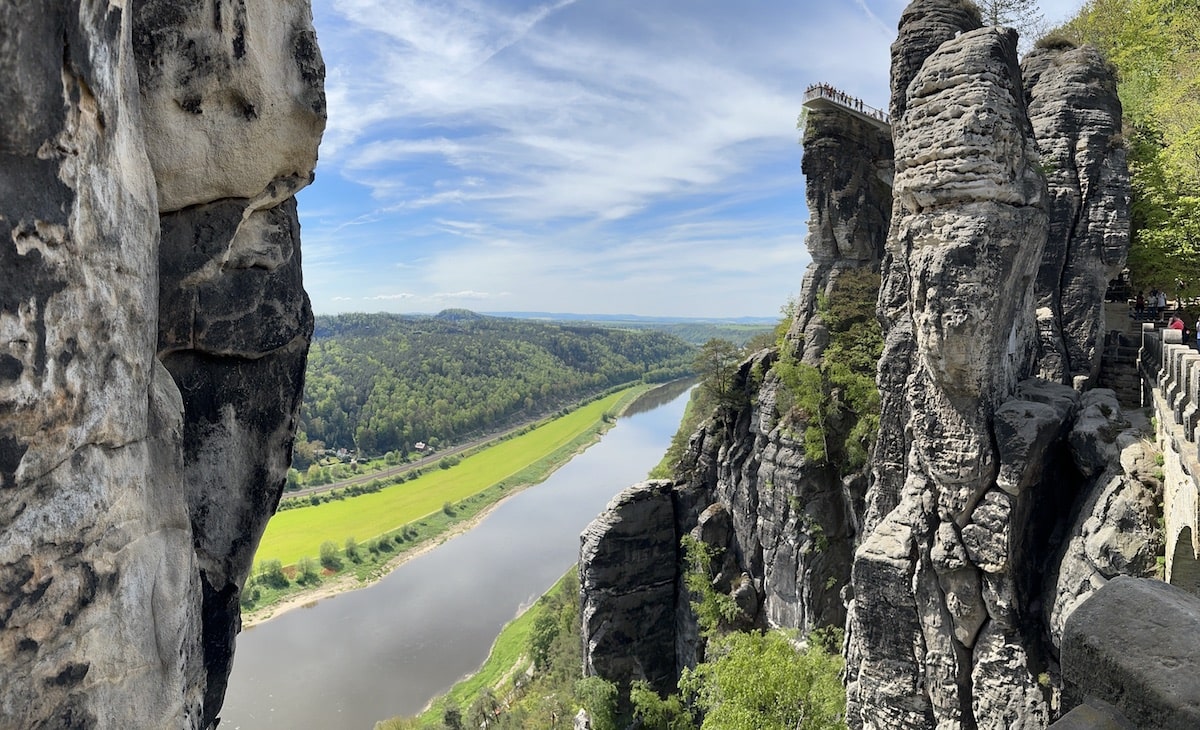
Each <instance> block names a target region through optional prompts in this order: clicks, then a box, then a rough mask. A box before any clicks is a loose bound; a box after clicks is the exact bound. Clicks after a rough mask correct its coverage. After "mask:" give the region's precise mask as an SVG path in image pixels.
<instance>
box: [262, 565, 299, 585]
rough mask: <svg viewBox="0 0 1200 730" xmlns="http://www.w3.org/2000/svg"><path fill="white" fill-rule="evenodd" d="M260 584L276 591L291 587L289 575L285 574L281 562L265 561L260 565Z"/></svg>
mask: <svg viewBox="0 0 1200 730" xmlns="http://www.w3.org/2000/svg"><path fill="white" fill-rule="evenodd" d="M257 580H258V582H259V583H262V584H263V585H265V586H267V587H269V588H275V589H283V588H287V587H288V586H289V585H291V581H289V580H288V577H287V574H286V573H284V572H283V563H282V562H280V561H279V560H264V561H262V562H261V563H259V564H258V577H257Z"/></svg>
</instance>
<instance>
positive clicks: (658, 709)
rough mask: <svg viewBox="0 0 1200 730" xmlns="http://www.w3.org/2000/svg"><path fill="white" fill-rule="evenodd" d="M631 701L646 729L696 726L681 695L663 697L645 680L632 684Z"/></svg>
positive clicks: (684, 729) (686, 729)
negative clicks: (680, 697)
mask: <svg viewBox="0 0 1200 730" xmlns="http://www.w3.org/2000/svg"><path fill="white" fill-rule="evenodd" d="M629 701H630V703H631V704H632V705H633V716H634V717H635V718H636V719H638V720H640V721H641V723H642V727H644V728H646V730H692V728H694V727H695V724H694V723H693V722H692V716H691V715H690V714H689V713H688V711H687V709H686V708H685V707H684V706H683V702H682V701H681V700H680V699H679V695H675V694H673V695H670V696H668V697H667V698H666V699H663V698H662V697H659V695H658V693H657V692H655V691H654V690H653V689H652V688H651V687H650V683H649V682H646V681H644V680H639V681H636V682H634V683H633V684H632V686H630V688H629ZM714 727H715V726H714Z"/></svg>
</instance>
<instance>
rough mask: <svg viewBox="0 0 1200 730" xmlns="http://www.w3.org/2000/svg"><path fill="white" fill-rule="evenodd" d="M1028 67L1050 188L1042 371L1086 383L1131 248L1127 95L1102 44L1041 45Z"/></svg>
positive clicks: (1092, 376) (1041, 275)
mask: <svg viewBox="0 0 1200 730" xmlns="http://www.w3.org/2000/svg"><path fill="white" fill-rule="evenodd" d="M1021 68H1022V72H1023V74H1024V81H1025V95H1026V99H1027V101H1028V105H1029V119H1030V122H1031V123H1032V125H1033V132H1034V136H1035V137H1036V139H1037V147H1038V152H1039V154H1040V156H1041V165H1042V169H1043V171H1044V172H1045V175H1046V182H1047V184H1048V187H1049V191H1050V199H1049V209H1048V212H1049V215H1050V229H1049V238H1048V242H1047V245H1046V249H1045V252H1044V254H1043V258H1042V267H1041V269H1040V271H1039V272H1038V281H1037V299H1038V301H1037V307H1038V325H1039V330H1040V333H1041V336H1040V343H1039V344H1040V350H1041V353H1040V367H1039V370H1040V373H1039V374H1040V375H1041V377H1043V378H1046V379H1048V380H1054V381H1057V382H1062V383H1066V384H1067V385H1074V386H1075V387H1077V388H1079V389H1085V388H1087V387H1091V386H1094V385H1095V383H1096V379H1097V377H1098V376H1099V373H1100V353H1101V350H1102V346H1103V339H1104V334H1105V326H1104V307H1103V303H1104V293H1105V290H1106V289H1107V288H1108V282H1109V281H1111V280H1112V279H1113V278H1115V277H1116V275H1117V274H1118V273H1120V270H1121V267H1122V266H1124V265H1125V252H1126V251H1127V250H1128V248H1129V223H1128V221H1129V195H1130V190H1129V170H1128V166H1127V164H1126V161H1125V146H1124V142H1123V140H1122V137H1121V101H1120V99H1118V98H1117V81H1116V76H1115V73H1114V71H1113V69H1112V67H1111V66H1109V65H1108V63H1107V62H1106V61H1105V60H1104V58H1103V57H1102V56H1101V55H1100V52H1099V51H1097V50H1096V49H1095V48H1091V47H1083V48H1073V47H1070V46H1064V45H1059V46H1056V47H1046V48H1035V49H1034V50H1033V51H1032V52H1031V53H1030V54H1029V55H1028V56H1027V57H1026V58H1025V59H1024V61H1023V63H1022V65H1021Z"/></svg>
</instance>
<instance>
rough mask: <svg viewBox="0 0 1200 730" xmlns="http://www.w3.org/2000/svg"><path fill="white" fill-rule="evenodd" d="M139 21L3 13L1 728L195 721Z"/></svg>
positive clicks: (200, 682) (190, 597) (57, 8)
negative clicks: (138, 59) (141, 95)
mask: <svg viewBox="0 0 1200 730" xmlns="http://www.w3.org/2000/svg"><path fill="white" fill-rule="evenodd" d="M131 22H132V14H131V13H130V12H129V11H128V9H127V7H126V6H124V5H121V4H113V3H80V2H69V1H67V0H19V1H18V2H8V3H4V4H3V5H0V67H2V73H0V97H2V98H3V99H4V103H3V104H0V492H2V497H0V535H2V536H3V537H2V539H0V663H2V664H3V670H0V671H2V675H3V679H2V680H0V727H6V728H140V727H161V728H196V727H200V723H201V712H202V710H201V707H202V701H203V694H204V686H205V682H204V662H203V652H202V650H201V648H200V613H201V598H200V578H199V570H198V559H197V557H196V553H195V551H194V550H193V548H192V529H191V523H190V520H189V517H188V505H187V502H186V500H184V499H182V498H181V485H182V482H183V465H182V454H181V448H180V447H181V443H182V436H183V422H182V419H181V412H182V410H183V406H182V404H181V402H180V397H179V391H178V390H177V389H176V387H175V384H174V383H173V382H172V381H171V377H170V376H169V375H168V374H167V372H166V370H165V369H164V368H163V366H162V365H161V364H160V363H159V361H158V360H157V359H156V358H155V349H156V348H155V338H156V331H155V329H156V323H157V321H158V240H159V238H158V236H159V234H158V207H157V199H156V194H155V185H154V175H153V171H152V168H151V165H150V162H149V160H148V159H147V156H146V152H145V147H144V140H143V136H142V126H141V119H142V117H141V112H140V104H139V100H138V77H137V69H136V67H135V65H134V59H133V55H132V54H131V53H130V52H129V49H130V42H129V41H130V37H131V35H132V25H131Z"/></svg>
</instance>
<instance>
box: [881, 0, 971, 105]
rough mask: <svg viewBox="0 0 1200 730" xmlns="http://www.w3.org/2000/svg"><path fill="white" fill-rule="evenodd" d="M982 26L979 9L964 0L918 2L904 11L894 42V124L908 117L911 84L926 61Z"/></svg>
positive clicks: (922, 0) (916, 0)
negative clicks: (957, 38) (947, 45)
mask: <svg viewBox="0 0 1200 730" xmlns="http://www.w3.org/2000/svg"><path fill="white" fill-rule="evenodd" d="M982 26H983V23H982V21H981V19H980V17H979V8H977V7H973V6H972V5H970V4H968V3H965V2H961V0H915V2H911V3H909V4H908V6H907V7H906V8H904V12H903V13H901V14H900V23H899V27H898V32H897V35H896V40H895V42H893V43H892V74H891V78H892V98H891V103H890V105H889V108H888V112H889V114H890V115H891V117H892V120H893V121H896V120H899V119H900V118H901V117H903V116H904V110H905V109H906V108H907V106H908V98H907V97H908V84H909V82H911V81H912V80H913V77H914V76H916V75H917V73H918V72H919V71H920V70H921V66H923V65H924V64H925V59H926V58H929V56H930V55H931V54H932V53H933V52H934V51H936V50H937V49H938V46H940V45H942V44H943V43H945V42H946V41H948V40H950V39H951V38H954V37H956V36H958V35H959V34H960V33H965V32H967V31H969V30H975V29H976V28H980V27H982Z"/></svg>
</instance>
